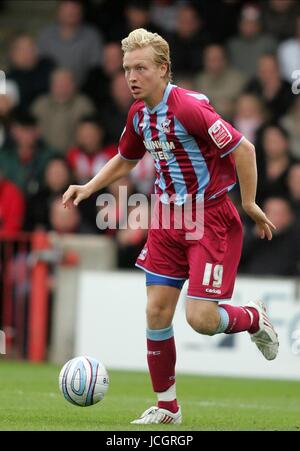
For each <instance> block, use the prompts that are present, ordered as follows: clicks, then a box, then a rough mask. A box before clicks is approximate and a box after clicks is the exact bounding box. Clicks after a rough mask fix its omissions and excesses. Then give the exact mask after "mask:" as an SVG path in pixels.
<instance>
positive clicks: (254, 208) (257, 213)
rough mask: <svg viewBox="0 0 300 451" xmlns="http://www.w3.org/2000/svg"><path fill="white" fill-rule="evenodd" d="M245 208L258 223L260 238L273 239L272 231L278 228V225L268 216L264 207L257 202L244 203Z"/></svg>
mask: <svg viewBox="0 0 300 451" xmlns="http://www.w3.org/2000/svg"><path fill="white" fill-rule="evenodd" d="M243 209H244V210H245V212H246V213H247V215H248V216H250V218H251V219H253V221H254V222H255V223H256V225H257V228H258V233H259V236H260V238H261V239H264V238H265V237H267V238H268V240H271V239H272V231H274V230H276V226H275V225H274V224H273V223H272V222H271V221H270V220H269V219H268V218H267V216H266V215H265V213H264V212H263V211H262V209H261V208H260V207H259V206H258V205H257V204H256V203H253V204H250V205H246V206H244V205H243Z"/></svg>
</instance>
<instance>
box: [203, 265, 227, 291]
mask: <svg viewBox="0 0 300 451" xmlns="http://www.w3.org/2000/svg"><path fill="white" fill-rule="evenodd" d="M222 279H223V265H214V264H212V263H206V265H205V269H204V275H203V281H202V285H205V286H209V285H212V286H213V287H215V288H220V287H221V285H222Z"/></svg>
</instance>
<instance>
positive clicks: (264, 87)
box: [245, 54, 294, 121]
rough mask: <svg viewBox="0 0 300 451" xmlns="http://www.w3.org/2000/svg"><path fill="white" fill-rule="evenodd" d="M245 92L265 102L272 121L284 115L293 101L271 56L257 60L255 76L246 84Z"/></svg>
mask: <svg viewBox="0 0 300 451" xmlns="http://www.w3.org/2000/svg"><path fill="white" fill-rule="evenodd" d="M245 91H246V92H248V93H251V94H254V95H256V96H258V97H259V98H261V99H262V100H263V101H264V102H265V105H266V107H267V108H268V111H269V113H270V117H271V119H272V120H274V121H275V120H278V119H279V118H280V117H281V116H282V115H284V114H285V113H286V111H287V110H288V109H289V107H290V106H291V105H292V103H293V101H294V95H293V93H292V91H291V87H290V85H289V83H287V82H286V81H283V80H282V79H281V77H280V71H279V66H278V61H277V58H276V56H275V55H271V54H268V55H263V56H261V57H260V58H259V62H258V70H257V76H256V77H255V78H254V79H252V80H251V81H250V82H249V83H248V85H247V86H246V89H245Z"/></svg>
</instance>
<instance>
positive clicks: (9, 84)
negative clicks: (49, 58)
mask: <svg viewBox="0 0 300 451" xmlns="http://www.w3.org/2000/svg"><path fill="white" fill-rule="evenodd" d="M18 103H19V91H18V87H17V85H16V84H15V83H14V82H13V81H10V80H7V81H6V94H0V150H1V149H2V148H3V147H7V146H9V145H10V140H11V138H10V126H11V121H12V116H13V110H14V108H16V107H17V105H18Z"/></svg>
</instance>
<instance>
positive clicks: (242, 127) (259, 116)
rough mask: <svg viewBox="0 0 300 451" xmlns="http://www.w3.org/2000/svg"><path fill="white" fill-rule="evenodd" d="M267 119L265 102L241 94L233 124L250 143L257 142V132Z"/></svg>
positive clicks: (236, 105)
mask: <svg viewBox="0 0 300 451" xmlns="http://www.w3.org/2000/svg"><path fill="white" fill-rule="evenodd" d="M266 119H267V113H266V110H265V108H264V104H263V102H262V101H261V100H260V98H259V97H256V96H254V95H252V94H241V95H240V96H239V97H238V99H237V101H236V104H235V113H234V116H233V122H234V125H235V128H237V130H239V131H240V132H241V133H242V134H243V135H244V136H245V137H246V138H247V139H248V140H249V141H251V142H252V143H255V142H256V138H257V136H256V135H257V131H258V130H259V129H260V127H262V125H263V123H264V122H265V121H266Z"/></svg>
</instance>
